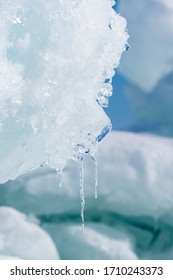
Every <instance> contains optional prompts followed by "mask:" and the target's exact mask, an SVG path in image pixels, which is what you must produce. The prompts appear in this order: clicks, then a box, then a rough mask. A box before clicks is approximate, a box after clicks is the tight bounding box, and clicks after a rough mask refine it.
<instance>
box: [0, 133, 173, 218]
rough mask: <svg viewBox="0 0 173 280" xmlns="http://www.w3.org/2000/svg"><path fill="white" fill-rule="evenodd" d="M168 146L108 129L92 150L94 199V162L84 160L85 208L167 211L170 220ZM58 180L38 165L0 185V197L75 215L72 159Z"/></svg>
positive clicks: (172, 156) (172, 161) (40, 210)
mask: <svg viewBox="0 0 173 280" xmlns="http://www.w3.org/2000/svg"><path fill="white" fill-rule="evenodd" d="M172 147H173V140H172V139H167V138H163V137H162V138H161V137H155V136H150V135H143V134H142V135H137V134H134V133H127V132H112V133H111V134H110V135H109V136H108V137H107V141H105V142H102V143H101V145H100V147H99V150H98V154H97V160H98V161H99V166H98V172H99V174H98V175H99V192H98V199H97V200H94V195H93V186H94V180H95V178H94V177H95V176H94V172H93V162H92V160H91V159H89V158H88V159H85V161H84V173H85V176H84V179H85V181H84V185H85V201H86V203H85V208H86V211H88V210H89V209H90V210H92V211H97V212H99V211H103V212H105V211H110V212H113V213H119V214H121V215H125V216H134V217H140V216H145V217H146V216H149V217H152V218H154V219H160V218H163V219H165V220H166V219H168V217H169V219H168V220H169V222H171V213H172V210H173V188H172V180H173V173H172V165H173V148H172ZM62 184H63V188H61V189H58V188H57V185H58V176H57V175H56V171H54V170H51V169H49V168H46V167H43V168H40V169H39V170H37V171H33V172H31V173H28V174H26V175H24V176H21V177H19V178H18V179H16V180H15V181H11V182H8V183H7V184H5V185H2V186H1V187H0V203H1V204H8V205H11V206H13V207H16V208H18V209H19V210H21V211H25V212H26V213H33V214H35V215H38V216H39V215H43V214H44V215H52V214H55V213H56V214H62V213H68V212H69V213H70V212H73V213H75V214H77V215H79V207H78V206H79V203H78V201H79V172H78V165H77V164H75V163H73V162H72V161H71V162H69V163H68V165H67V167H66V168H65V170H64V172H63V176H62ZM18 197H20V200H19V199H18ZM50 202H51V203H50ZM91 202H92V203H91ZM90 207H91V208H90Z"/></svg>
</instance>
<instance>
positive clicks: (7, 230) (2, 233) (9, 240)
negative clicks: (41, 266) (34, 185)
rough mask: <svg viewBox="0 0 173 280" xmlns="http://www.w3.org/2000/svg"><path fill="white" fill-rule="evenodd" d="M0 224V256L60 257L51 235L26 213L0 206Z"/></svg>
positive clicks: (16, 257) (6, 257)
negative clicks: (33, 221) (31, 220)
mask: <svg viewBox="0 0 173 280" xmlns="http://www.w3.org/2000/svg"><path fill="white" fill-rule="evenodd" d="M0 225H1V227H0V255H1V257H0V258H2V259H18V258H19V259H35V260H36V259H38V260H40V259H42V260H43V259H46V260H48V259H49V260H51V259H59V255H58V252H57V250H56V248H55V245H54V243H53V241H52V240H51V238H50V237H49V235H48V234H47V233H46V232H45V231H44V230H43V229H41V228H40V227H39V226H38V225H36V224H34V223H31V222H30V221H29V220H28V219H27V217H26V216H25V215H24V214H22V213H20V212H18V211H16V210H15V209H13V208H9V207H0Z"/></svg>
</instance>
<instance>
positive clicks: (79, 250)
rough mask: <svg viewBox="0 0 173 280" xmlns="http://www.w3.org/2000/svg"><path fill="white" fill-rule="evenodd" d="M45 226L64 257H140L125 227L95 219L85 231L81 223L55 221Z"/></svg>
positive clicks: (87, 225) (121, 258)
mask: <svg viewBox="0 0 173 280" xmlns="http://www.w3.org/2000/svg"><path fill="white" fill-rule="evenodd" d="M44 228H45V229H46V230H47V231H48V233H49V234H50V235H51V236H52V238H53V239H54V241H55V243H56V244H57V247H58V248H59V250H60V254H61V257H62V259H69V260H71V259H81V260H93V259H95V260H100V259H102V260H105V259H112V260H129V259H130V260H136V259H138V257H137V255H136V254H135V252H134V249H133V244H132V241H131V240H130V238H128V237H127V235H126V234H124V233H123V232H122V231H120V230H117V229H112V228H110V227H108V226H104V225H97V224H94V223H91V224H86V225H85V235H82V234H81V227H80V225H68V224H65V225H63V226H62V225H51V224H45V225H44Z"/></svg>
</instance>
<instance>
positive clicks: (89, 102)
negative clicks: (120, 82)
mask: <svg viewBox="0 0 173 280" xmlns="http://www.w3.org/2000/svg"><path fill="white" fill-rule="evenodd" d="M113 4H114V1H112V0H107V1H105V0H95V1H93V0H88V1H85V0H74V1H71V0H57V1H46V0H38V1H37V2H35V1H33V0H31V1H27V0H24V1H21V0H9V1H5V0H0V34H1V42H0V64H1V70H0V166H1V171H0V182H1V183H2V182H6V181H7V180H9V179H14V178H16V177H17V176H18V175H20V174H22V173H24V172H26V171H27V170H29V169H32V168H36V167H38V166H39V165H41V164H43V163H45V162H46V163H47V164H48V165H49V166H51V167H54V168H55V169H57V170H62V168H63V167H64V165H65V164H66V162H67V160H68V159H70V158H71V159H76V156H77V153H78V145H83V147H86V149H87V151H89V153H90V154H93V153H94V151H95V147H96V144H97V137H98V135H100V133H101V131H102V130H103V129H104V128H105V127H108V126H110V120H109V118H108V117H107V116H106V114H105V113H104V111H103V109H102V107H101V106H100V105H99V104H98V101H97V100H98V99H99V98H100V97H99V96H100V93H102V96H103V97H104V98H106V100H107V99H108V97H109V96H110V95H111V79H112V76H113V75H114V68H115V67H117V66H118V64H119V60H120V56H121V53H122V52H123V50H124V46H125V44H126V41H127V33H126V30H125V29H126V21H125V20H124V19H123V18H122V17H120V16H119V15H118V14H116V13H115V11H114V10H113V9H112V5H113ZM108 80H109V84H105V81H108ZM99 103H100V104H101V105H104V104H103V102H102V101H100V102H99ZM88 135H90V137H88Z"/></svg>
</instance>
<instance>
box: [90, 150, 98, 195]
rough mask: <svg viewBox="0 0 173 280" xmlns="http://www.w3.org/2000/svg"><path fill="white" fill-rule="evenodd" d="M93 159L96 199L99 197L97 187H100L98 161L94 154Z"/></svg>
mask: <svg viewBox="0 0 173 280" xmlns="http://www.w3.org/2000/svg"><path fill="white" fill-rule="evenodd" d="M91 159H92V160H93V161H94V171H95V187H94V190H95V199H97V197H98V195H97V192H98V191H97V189H98V162H97V159H96V158H95V157H94V156H91Z"/></svg>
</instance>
